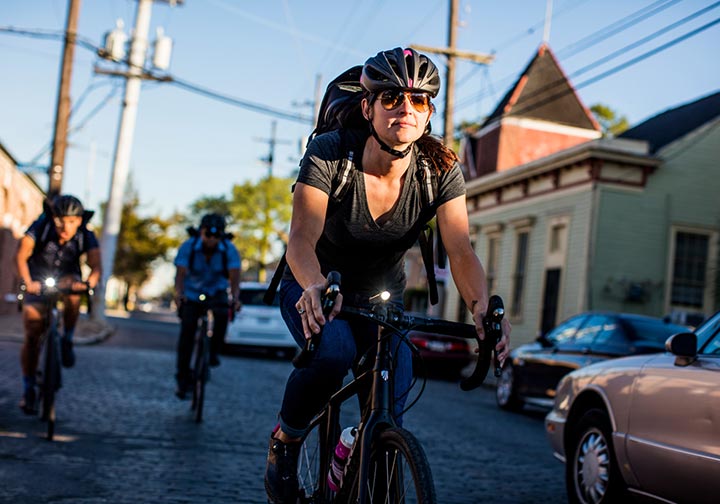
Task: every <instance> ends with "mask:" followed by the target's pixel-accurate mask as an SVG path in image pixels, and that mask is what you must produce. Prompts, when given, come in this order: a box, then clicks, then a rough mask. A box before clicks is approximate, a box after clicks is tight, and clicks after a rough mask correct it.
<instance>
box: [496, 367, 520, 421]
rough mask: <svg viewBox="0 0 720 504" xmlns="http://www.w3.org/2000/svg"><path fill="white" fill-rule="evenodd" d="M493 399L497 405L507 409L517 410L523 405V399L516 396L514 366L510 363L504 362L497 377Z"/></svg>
mask: <svg viewBox="0 0 720 504" xmlns="http://www.w3.org/2000/svg"><path fill="white" fill-rule="evenodd" d="M495 399H496V400H497V404H498V406H500V407H501V408H502V409H504V410H508V411H519V410H520V409H522V407H523V401H522V400H521V399H520V398H519V397H518V394H517V385H516V383H515V368H514V367H513V365H512V364H506V365H505V366H504V367H503V368H502V373H500V376H499V377H498V379H497V388H496V389H495Z"/></svg>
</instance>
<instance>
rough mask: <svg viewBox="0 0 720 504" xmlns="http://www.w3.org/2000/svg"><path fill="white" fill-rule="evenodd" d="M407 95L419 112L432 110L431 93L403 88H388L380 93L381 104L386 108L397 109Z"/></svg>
mask: <svg viewBox="0 0 720 504" xmlns="http://www.w3.org/2000/svg"><path fill="white" fill-rule="evenodd" d="M406 96H407V98H408V100H410V104H411V105H412V106H413V108H414V109H415V110H417V111H418V112H427V111H428V110H430V95H429V94H427V93H420V92H416V91H403V90H402V89H386V90H385V91H383V92H382V93H380V94H379V95H378V100H380V105H382V108H384V109H385V110H395V109H396V108H398V107H399V106H400V105H402V104H403V102H404V101H405V97H406Z"/></svg>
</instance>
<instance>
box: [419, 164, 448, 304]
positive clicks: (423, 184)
mask: <svg viewBox="0 0 720 504" xmlns="http://www.w3.org/2000/svg"><path fill="white" fill-rule="evenodd" d="M416 159H417V161H416V163H417V170H416V172H415V173H416V176H417V184H418V189H419V190H420V197H421V199H422V212H421V216H420V218H421V219H425V223H424V224H425V226H424V227H423V229H422V231H420V236H418V242H419V244H420V253H421V255H422V258H423V264H424V265H425V277H426V278H427V281H428V294H429V296H430V304H432V305H436V304H437V303H438V300H439V296H438V287H437V278H436V277H435V261H434V260H433V258H434V251H433V245H434V241H433V229H432V227H430V221H431V220H432V219H433V218H434V217H435V210H436V208H435V197H436V195H437V192H438V178H437V174H436V173H435V171H434V170H433V169H432V168H431V167H430V163H429V162H428V160H427V158H426V157H425V156H423V155H422V154H419V155H418V156H417V158H416ZM437 247H438V266H441V267H444V266H445V260H444V259H445V254H444V249H443V248H442V242H441V240H440V229H439V228H438V232H437ZM441 249H442V250H441Z"/></svg>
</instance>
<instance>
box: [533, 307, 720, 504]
mask: <svg viewBox="0 0 720 504" xmlns="http://www.w3.org/2000/svg"><path fill="white" fill-rule="evenodd" d="M666 349H667V353H663V354H656V355H644V356H634V357H625V358H622V359H614V360H611V361H606V362H600V363H597V364H594V365H592V366H589V367H585V368H582V369H579V370H577V371H574V372H572V373H570V374H569V375H567V376H566V377H565V378H563V379H562V381H561V382H560V384H559V385H558V391H557V396H556V397H555V404H554V407H553V409H552V411H550V413H548V415H547V416H546V418H545V428H546V433H547V435H548V438H549V441H550V444H551V445H552V449H553V451H554V453H555V456H556V457H557V458H558V459H559V460H561V461H562V462H564V463H565V467H566V469H565V476H566V484H567V491H568V498H569V502H570V503H571V504H578V503H579V504H589V503H592V504H608V503H614V502H624V500H623V498H624V496H625V494H630V495H641V496H643V497H651V498H653V499H655V500H656V501H657V502H667V503H690V502H691V503H696V504H697V503H701V504H702V503H707V504H710V503H717V502H718V501H720V312H718V313H716V314H715V315H714V316H713V317H712V318H710V319H709V320H708V321H706V322H705V323H704V324H702V325H701V326H700V327H698V328H697V330H696V331H695V332H694V333H692V332H682V333H678V334H675V335H673V336H671V337H670V338H668V340H667V342H666Z"/></svg>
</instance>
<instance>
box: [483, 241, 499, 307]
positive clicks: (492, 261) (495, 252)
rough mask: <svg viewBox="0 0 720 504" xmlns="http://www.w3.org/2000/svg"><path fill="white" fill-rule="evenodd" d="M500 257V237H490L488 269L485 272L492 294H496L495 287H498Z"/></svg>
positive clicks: (489, 290)
mask: <svg viewBox="0 0 720 504" xmlns="http://www.w3.org/2000/svg"><path fill="white" fill-rule="evenodd" d="M499 255H500V237H499V236H490V237H488V258H487V264H486V266H487V268H486V271H485V276H486V277H487V288H488V292H489V293H490V294H492V293H493V292H495V287H496V285H497V283H496V282H497V269H498V259H499Z"/></svg>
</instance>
